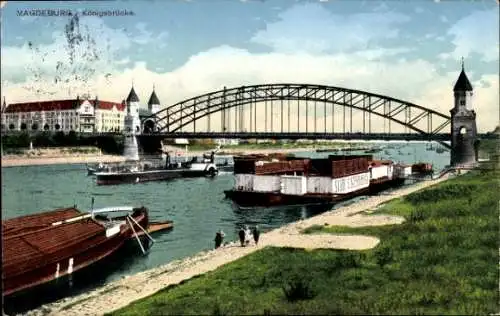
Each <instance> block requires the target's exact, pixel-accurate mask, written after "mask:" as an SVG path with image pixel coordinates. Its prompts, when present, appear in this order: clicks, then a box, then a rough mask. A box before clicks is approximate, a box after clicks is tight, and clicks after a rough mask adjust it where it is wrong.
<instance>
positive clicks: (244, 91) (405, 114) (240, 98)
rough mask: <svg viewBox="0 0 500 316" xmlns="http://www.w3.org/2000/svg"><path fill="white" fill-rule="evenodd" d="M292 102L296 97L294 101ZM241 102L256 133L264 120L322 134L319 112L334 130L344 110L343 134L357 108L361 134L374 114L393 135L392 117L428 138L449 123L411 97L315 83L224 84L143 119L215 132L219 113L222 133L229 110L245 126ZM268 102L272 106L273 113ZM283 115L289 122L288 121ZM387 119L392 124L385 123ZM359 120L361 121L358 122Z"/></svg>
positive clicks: (165, 128)
mask: <svg viewBox="0 0 500 316" xmlns="http://www.w3.org/2000/svg"><path fill="white" fill-rule="evenodd" d="M294 101H297V102H296V103H292V102H294ZM301 101H305V102H313V103H314V107H313V109H311V107H310V106H305V107H304V106H303V105H301V104H300V102H301ZM285 102H286V104H285ZM257 103H264V107H265V110H264V111H263V112H264V113H262V112H259V114H258V111H257ZM336 105H337V106H341V108H342V109H341V111H339V109H338V108H337V109H335V106H336ZM243 107H246V108H247V112H246V113H249V114H246V115H244V116H245V117H244V119H245V121H249V122H250V124H249V125H248V124H247V128H246V131H247V132H252V130H253V131H254V132H256V130H257V122H258V123H259V124H261V125H262V124H264V125H265V127H264V130H265V131H266V132H271V133H278V134H279V133H284V132H285V130H286V131H287V132H290V129H291V127H294V126H293V125H295V126H296V131H300V132H304V133H312V132H314V133H318V129H317V126H316V122H317V121H318V118H319V117H321V120H323V124H322V125H323V131H322V132H324V133H325V134H326V133H333V132H334V131H335V130H336V129H335V127H336V126H335V116H339V115H340V116H343V119H340V120H341V123H340V125H341V126H340V127H339V126H337V128H338V129H340V131H343V132H344V133H346V132H347V131H348V130H349V131H350V132H351V133H352V132H353V115H352V113H353V110H357V111H361V112H362V130H361V128H360V127H359V128H358V131H359V132H361V131H362V132H363V133H372V132H373V131H372V130H373V126H372V121H373V118H372V116H374V117H380V118H383V119H384V132H388V133H389V134H390V133H391V122H392V123H397V124H400V125H402V126H404V127H405V129H408V130H410V131H413V132H415V133H420V134H423V135H426V136H429V138H432V136H433V135H436V134H438V133H443V130H444V129H445V128H446V127H447V126H449V124H450V122H451V118H450V116H447V115H444V114H442V113H439V112H437V111H434V110H432V109H429V108H425V107H422V106H419V105H416V104H414V103H411V102H407V101H403V100H399V99H396V98H392V97H388V96H383V95H380V94H375V93H370V92H365V91H360V90H353V89H346V88H341V87H334V86H326V85H311V84H262V85H251V86H240V87H236V88H230V89H226V88H224V89H222V90H219V91H215V92H211V93H206V94H203V95H199V96H196V97H193V98H190V99H187V100H184V101H181V102H178V103H176V104H174V105H172V106H169V107H167V108H165V109H163V110H161V111H160V112H158V113H156V114H155V116H154V117H153V116H151V117H148V118H146V119H144V120H143V122H145V121H147V120H148V119H152V118H154V120H155V122H156V124H157V127H156V128H155V129H154V130H155V132H160V133H176V132H181V131H185V129H186V128H187V127H188V126H191V127H192V128H191V130H192V131H193V132H210V131H213V126H211V121H210V119H211V117H212V116H213V114H214V113H217V112H220V113H221V118H220V122H221V123H219V124H221V127H220V128H219V130H222V131H223V132H224V131H225V130H226V128H227V122H228V121H231V118H228V115H230V113H231V112H230V111H231V109H232V111H233V118H232V120H234V124H233V127H234V128H235V129H238V128H239V130H240V131H241V125H242V115H241V113H242V112H241V111H238V109H242V108H243ZM268 107H271V114H270V115H269V111H268ZM248 108H249V111H248ZM273 108H274V110H273ZM292 108H295V110H296V112H295V113H297V117H296V122H293V123H291V116H290V110H291V109H292ZM276 110H277V111H276ZM276 112H277V113H278V116H279V118H278V122H276V117H273V115H274V116H275V114H273V113H276ZM311 112H312V113H311ZM228 113H229V114H228ZM299 113H301V115H299ZM269 116H271V117H269ZM309 117H312V118H314V126H310V125H311V123H310V122H309ZM203 118H205V119H206V120H207V121H208V122H207V124H206V125H205V127H204V129H201V128H199V127H198V129H197V123H198V122H199V121H200V120H201V119H203ZM285 118H286V119H287V120H286V123H287V124H286V125H287V126H285V124H284V122H285ZM304 118H305V120H304ZM349 118H350V119H349ZM386 121H387V123H388V128H386V126H385V122H386ZM247 123H248V122H247ZM273 123H274V124H273ZM358 124H361V123H360V122H358ZM229 125H230V123H229ZM238 125H240V126H238ZM276 125H278V126H276ZM445 131H446V130H445ZM320 132H321V131H320Z"/></svg>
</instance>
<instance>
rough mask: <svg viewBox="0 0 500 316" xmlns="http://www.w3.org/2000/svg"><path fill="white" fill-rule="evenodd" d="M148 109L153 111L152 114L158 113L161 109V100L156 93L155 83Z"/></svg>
mask: <svg viewBox="0 0 500 316" xmlns="http://www.w3.org/2000/svg"><path fill="white" fill-rule="evenodd" d="M148 109H149V111H150V112H151V114H156V113H158V111H160V100H159V99H158V96H157V95H156V91H155V86H154V85H153V92H152V93H151V96H150V97H149V101H148Z"/></svg>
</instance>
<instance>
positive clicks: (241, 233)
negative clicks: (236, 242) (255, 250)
mask: <svg viewBox="0 0 500 316" xmlns="http://www.w3.org/2000/svg"><path fill="white" fill-rule="evenodd" d="M238 236H239V237H240V243H241V247H244V246H245V230H244V229H243V227H241V228H240V231H239V232H238Z"/></svg>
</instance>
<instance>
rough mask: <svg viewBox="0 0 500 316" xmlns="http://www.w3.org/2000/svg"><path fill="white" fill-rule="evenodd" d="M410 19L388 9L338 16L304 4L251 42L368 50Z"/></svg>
mask: <svg viewBox="0 0 500 316" xmlns="http://www.w3.org/2000/svg"><path fill="white" fill-rule="evenodd" d="M408 20H409V18H408V17H406V16H405V15H402V14H399V13H393V12H386V11H384V12H377V13H358V14H353V15H340V14H338V15H337V14H332V13H330V12H329V11H327V10H325V9H324V8H323V7H322V6H321V5H320V4H319V3H305V4H298V5H295V6H293V7H292V8H290V9H288V10H286V11H285V12H283V13H282V14H280V20H279V21H277V22H274V23H270V24H268V25H267V27H266V29H265V30H261V31H259V32H257V34H255V36H254V37H253V38H252V41H253V42H255V43H259V44H263V45H267V46H269V47H272V48H273V49H274V50H275V51H277V52H297V51H302V52H312V53H324V52H327V51H346V50H350V49H359V48H361V49H366V48H368V47H369V46H371V45H373V43H374V42H376V41H377V40H379V39H383V38H394V37H396V36H397V35H398V30H397V29H396V28H395V24H398V23H403V22H406V21H408Z"/></svg>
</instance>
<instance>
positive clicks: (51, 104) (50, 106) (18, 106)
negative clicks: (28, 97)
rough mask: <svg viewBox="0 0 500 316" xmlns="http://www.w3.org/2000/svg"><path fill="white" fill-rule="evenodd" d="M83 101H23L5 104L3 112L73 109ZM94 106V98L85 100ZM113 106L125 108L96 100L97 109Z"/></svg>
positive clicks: (114, 103)
mask: <svg viewBox="0 0 500 316" xmlns="http://www.w3.org/2000/svg"><path fill="white" fill-rule="evenodd" d="M84 101H86V100H81V99H70V100H53V101H39V102H23V103H12V104H9V105H8V106H7V108H6V109H5V113H18V112H38V111H40V112H42V111H64V110H74V109H76V108H78V107H79V106H80V105H81V104H82V103H83V102H84ZM87 101H89V102H90V104H92V105H93V106H95V102H96V101H95V100H87ZM113 106H116V108H117V109H118V110H119V111H123V110H124V109H125V105H124V104H121V103H116V102H109V101H99V100H98V101H97V109H99V110H111V109H112V108H113Z"/></svg>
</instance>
